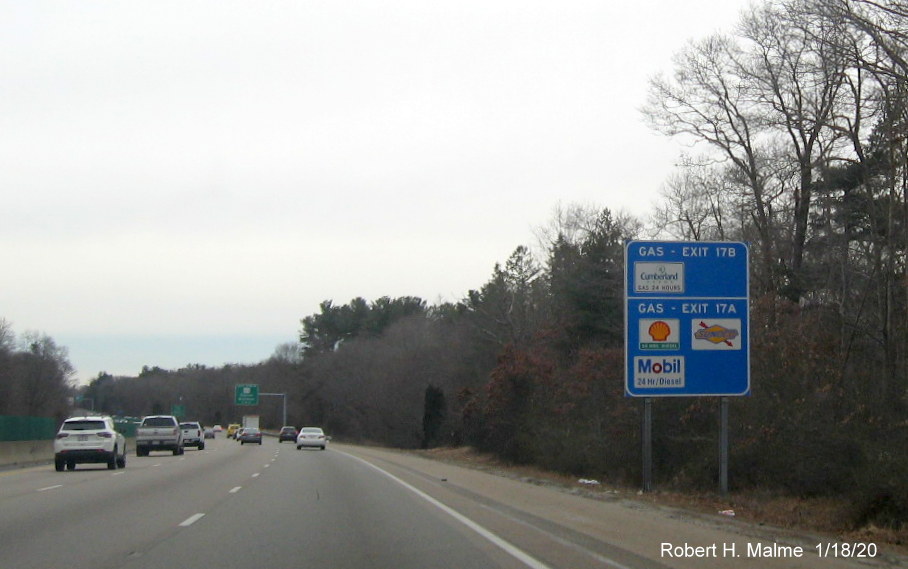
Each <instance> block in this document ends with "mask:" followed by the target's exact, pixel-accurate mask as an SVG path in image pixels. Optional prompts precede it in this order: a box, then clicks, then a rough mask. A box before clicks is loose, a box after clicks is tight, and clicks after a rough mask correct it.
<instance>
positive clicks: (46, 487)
mask: <svg viewBox="0 0 908 569" xmlns="http://www.w3.org/2000/svg"><path fill="white" fill-rule="evenodd" d="M55 488H63V485H62V484H54V485H53V486H45V487H44V488H38V490H37V491H38V492H46V491H48V490H54V489H55Z"/></svg>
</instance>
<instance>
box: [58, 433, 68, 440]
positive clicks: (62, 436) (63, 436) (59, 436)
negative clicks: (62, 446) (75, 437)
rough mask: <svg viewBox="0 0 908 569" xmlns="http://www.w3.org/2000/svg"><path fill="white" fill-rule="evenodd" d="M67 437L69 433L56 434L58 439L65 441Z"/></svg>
mask: <svg viewBox="0 0 908 569" xmlns="http://www.w3.org/2000/svg"><path fill="white" fill-rule="evenodd" d="M68 436H69V433H57V438H58V439H65V438H66V437H68Z"/></svg>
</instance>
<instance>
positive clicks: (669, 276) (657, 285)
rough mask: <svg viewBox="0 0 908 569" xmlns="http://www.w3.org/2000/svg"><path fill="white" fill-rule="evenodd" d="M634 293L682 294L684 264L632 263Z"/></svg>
mask: <svg viewBox="0 0 908 569" xmlns="http://www.w3.org/2000/svg"><path fill="white" fill-rule="evenodd" d="M634 292H637V293H639V292H676V293H683V292H684V263H649V262H647V263H643V262H637V263H634Z"/></svg>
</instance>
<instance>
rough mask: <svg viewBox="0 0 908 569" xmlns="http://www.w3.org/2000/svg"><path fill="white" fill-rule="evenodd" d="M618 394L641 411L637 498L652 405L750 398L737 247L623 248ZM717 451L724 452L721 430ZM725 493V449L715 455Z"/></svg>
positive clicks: (744, 288) (676, 244) (744, 292)
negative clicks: (639, 404)
mask: <svg viewBox="0 0 908 569" xmlns="http://www.w3.org/2000/svg"><path fill="white" fill-rule="evenodd" d="M624 261H625V276H626V278H625V281H626V289H625V356H626V357H625V366H626V367H625V393H626V395H627V396H629V397H642V398H644V400H645V404H644V422H645V424H644V452H643V455H644V490H647V491H648V490H650V489H651V488H650V487H651V478H652V476H651V470H652V462H651V447H650V444H651V441H650V440H649V436H650V435H651V432H652V431H651V425H650V424H649V421H650V420H651V417H652V411H651V405H652V399H651V398H655V397H695V396H715V397H721V398H722V419H721V424H722V425H727V412H728V400H727V397H733V396H742V395H749V394H750V334H749V315H750V309H749V307H750V297H749V278H750V276H749V250H748V248H747V245H746V244H744V243H741V242H702V241H628V242H627V243H626V244H625V255H624ZM720 441H723V442H721V443H720V446H721V445H725V447H727V432H726V430H725V427H723V428H722V432H721V435H720ZM721 455H722V462H723V464H722V476H721V478H722V489H723V492H724V491H727V448H724V447H723V448H722V450H721Z"/></svg>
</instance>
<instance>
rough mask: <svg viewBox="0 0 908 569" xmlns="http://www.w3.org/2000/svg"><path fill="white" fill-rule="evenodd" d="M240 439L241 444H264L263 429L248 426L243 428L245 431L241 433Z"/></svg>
mask: <svg viewBox="0 0 908 569" xmlns="http://www.w3.org/2000/svg"><path fill="white" fill-rule="evenodd" d="M239 439H240V444H241V445H244V444H246V443H258V444H262V431H260V430H258V429H256V428H255V427H246V428H245V429H243V432H242V433H240V436H239Z"/></svg>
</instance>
